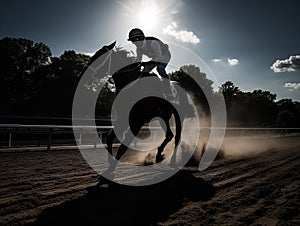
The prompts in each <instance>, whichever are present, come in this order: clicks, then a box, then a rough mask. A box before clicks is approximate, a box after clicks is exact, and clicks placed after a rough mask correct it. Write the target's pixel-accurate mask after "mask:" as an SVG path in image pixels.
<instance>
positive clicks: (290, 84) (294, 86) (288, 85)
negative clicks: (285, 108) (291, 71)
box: [284, 82, 300, 91]
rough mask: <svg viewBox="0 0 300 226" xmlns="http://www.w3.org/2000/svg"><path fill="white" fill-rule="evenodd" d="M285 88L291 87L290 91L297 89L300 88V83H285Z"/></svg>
mask: <svg viewBox="0 0 300 226" xmlns="http://www.w3.org/2000/svg"><path fill="white" fill-rule="evenodd" d="M284 87H285V88H290V91H293V90H296V89H300V83H295V82H294V83H290V82H288V83H285V85H284Z"/></svg>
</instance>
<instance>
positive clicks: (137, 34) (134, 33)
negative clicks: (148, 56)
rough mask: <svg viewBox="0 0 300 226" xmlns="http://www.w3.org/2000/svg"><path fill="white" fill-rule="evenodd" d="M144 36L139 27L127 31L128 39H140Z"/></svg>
mask: <svg viewBox="0 0 300 226" xmlns="http://www.w3.org/2000/svg"><path fill="white" fill-rule="evenodd" d="M144 38H145V35H144V32H143V31H142V30H141V29H139V28H133V29H131V31H130V32H129V37H128V41H132V42H134V41H141V40H143V39H144Z"/></svg>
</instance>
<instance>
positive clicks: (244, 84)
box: [0, 0, 300, 101]
mask: <svg viewBox="0 0 300 226" xmlns="http://www.w3.org/2000/svg"><path fill="white" fill-rule="evenodd" d="M299 9H300V1H298V0H285V1H279V0H273V1H267V0H251V1H243V0H226V1H221V0H169V1H166V0H159V1H158V0H144V1H141V0H128V1H126V0H125V1H121V0H120V1H111V0H110V1H109V0H107V1H99V0H98V1H97V0H90V1H78V0H73V1H63V0H60V1H58V0H52V1H39V0H26V1H25V0H19V1H17V0H10V1H1V2H0V11H1V13H0V20H1V26H0V37H1V38H3V37H7V36H8V37H24V38H28V39H32V40H34V41H37V42H43V43H45V44H47V45H48V46H49V47H50V48H51V50H52V52H53V55H56V56H57V55H60V54H62V53H63V52H64V50H69V49H73V50H76V51H77V52H83V53H90V52H95V51H96V50H97V49H98V48H100V47H102V45H104V44H109V43H111V42H113V41H115V40H116V41H117V45H122V46H124V47H125V48H127V47H128V46H129V45H131V44H130V43H129V42H128V41H127V36H128V32H129V30H130V29H131V28H133V27H139V28H141V29H143V30H144V32H145V34H146V35H148V36H156V37H159V38H160V39H161V40H163V41H164V42H166V43H174V44H176V45H180V46H182V47H184V48H187V49H190V50H191V51H192V52H193V53H194V54H196V55H198V56H199V57H201V58H202V59H203V60H204V62H205V63H206V64H207V66H208V67H209V68H210V69H211V71H212V72H213V74H214V75H215V77H216V78H217V80H218V81H219V84H222V83H224V82H225V81H227V80H231V81H233V83H234V84H235V85H237V86H238V87H239V88H240V89H241V90H243V91H252V90H254V89H263V90H269V91H271V92H273V93H276V94H277V95H278V96H277V99H282V98H292V99H294V100H298V101H300V42H299V40H300V29H299V17H300V15H299ZM128 48H130V47H128ZM177 54H178V53H177ZM191 60H192V59H191ZM184 61H187V62H189V59H185V60H184ZM183 63H185V62H183ZM178 66H181V65H178ZM201 69H202V70H203V71H204V72H206V73H207V74H208V76H210V72H209V71H205V70H206V69H205V68H201ZM169 70H171V68H169ZM216 86H217V84H215V87H216Z"/></svg>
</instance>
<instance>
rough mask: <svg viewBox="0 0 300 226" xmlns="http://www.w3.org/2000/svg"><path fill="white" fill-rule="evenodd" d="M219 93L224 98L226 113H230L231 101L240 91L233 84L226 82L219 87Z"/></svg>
mask: <svg viewBox="0 0 300 226" xmlns="http://www.w3.org/2000/svg"><path fill="white" fill-rule="evenodd" d="M219 92H220V93H222V94H223V96H224V99H225V103H226V107H227V112H230V110H231V105H232V101H233V99H234V98H235V97H236V96H237V95H238V94H239V93H240V89H239V88H238V87H236V86H235V85H234V84H233V82H231V81H227V82H225V83H224V84H222V85H221V87H219Z"/></svg>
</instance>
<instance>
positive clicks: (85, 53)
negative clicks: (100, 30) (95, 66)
mask: <svg viewBox="0 0 300 226" xmlns="http://www.w3.org/2000/svg"><path fill="white" fill-rule="evenodd" d="M95 53H96V52H82V53H81V54H84V55H87V56H90V57H92V56H94V54H95Z"/></svg>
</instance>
